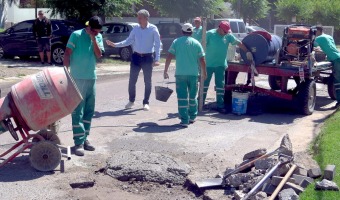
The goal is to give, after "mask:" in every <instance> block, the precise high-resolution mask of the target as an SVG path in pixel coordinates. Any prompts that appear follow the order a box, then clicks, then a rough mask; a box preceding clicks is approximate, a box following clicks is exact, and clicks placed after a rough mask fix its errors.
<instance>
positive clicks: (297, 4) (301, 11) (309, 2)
mask: <svg viewBox="0 0 340 200" xmlns="http://www.w3.org/2000/svg"><path fill="white" fill-rule="evenodd" d="M313 2H314V0H304V1H301V0H278V1H277V3H276V4H275V5H276V11H277V15H276V16H277V17H278V18H280V19H282V20H283V21H285V22H286V23H291V22H292V18H293V17H296V20H297V22H299V23H308V22H310V20H311V19H312V16H313V11H314V4H313Z"/></svg>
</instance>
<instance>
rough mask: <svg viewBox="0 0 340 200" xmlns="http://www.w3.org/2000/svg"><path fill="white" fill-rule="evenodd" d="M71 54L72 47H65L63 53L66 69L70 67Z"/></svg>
mask: <svg viewBox="0 0 340 200" xmlns="http://www.w3.org/2000/svg"><path fill="white" fill-rule="evenodd" d="M71 55H72V49H70V48H68V47H66V50H65V54H64V66H66V67H67V69H68V68H69V67H70V57H71Z"/></svg>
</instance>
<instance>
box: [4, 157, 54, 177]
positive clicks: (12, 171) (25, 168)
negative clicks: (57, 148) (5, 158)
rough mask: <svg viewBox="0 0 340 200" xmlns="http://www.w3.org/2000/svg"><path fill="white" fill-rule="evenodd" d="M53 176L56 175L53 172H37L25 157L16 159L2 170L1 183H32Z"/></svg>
mask: <svg viewBox="0 0 340 200" xmlns="http://www.w3.org/2000/svg"><path fill="white" fill-rule="evenodd" d="M0 162H2V160H0ZM57 169H58V168H57ZM52 174H54V172H53V171H52V172H40V171H37V170H35V169H34V168H33V167H31V164H30V161H29V158H28V156H27V155H24V156H20V157H17V158H15V159H14V160H13V161H12V162H10V163H7V164H6V165H5V166H3V167H2V168H0V182H18V181H30V180H34V179H38V178H40V177H43V176H46V175H52Z"/></svg>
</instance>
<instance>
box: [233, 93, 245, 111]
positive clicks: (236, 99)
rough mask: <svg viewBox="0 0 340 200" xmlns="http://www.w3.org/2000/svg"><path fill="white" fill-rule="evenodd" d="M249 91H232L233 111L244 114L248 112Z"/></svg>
mask: <svg viewBox="0 0 340 200" xmlns="http://www.w3.org/2000/svg"><path fill="white" fill-rule="evenodd" d="M248 98H249V93H248V92H246V93H245V92H235V91H233V93H232V109H233V113H234V114H237V115H243V114H246V113H247V104H248Z"/></svg>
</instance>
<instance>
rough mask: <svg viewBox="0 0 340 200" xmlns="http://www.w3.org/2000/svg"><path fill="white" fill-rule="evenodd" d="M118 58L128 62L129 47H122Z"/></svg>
mask: <svg viewBox="0 0 340 200" xmlns="http://www.w3.org/2000/svg"><path fill="white" fill-rule="evenodd" d="M119 55H120V58H121V59H122V60H124V61H130V60H131V55H132V49H131V47H123V48H122V49H121V50H120V52H119Z"/></svg>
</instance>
